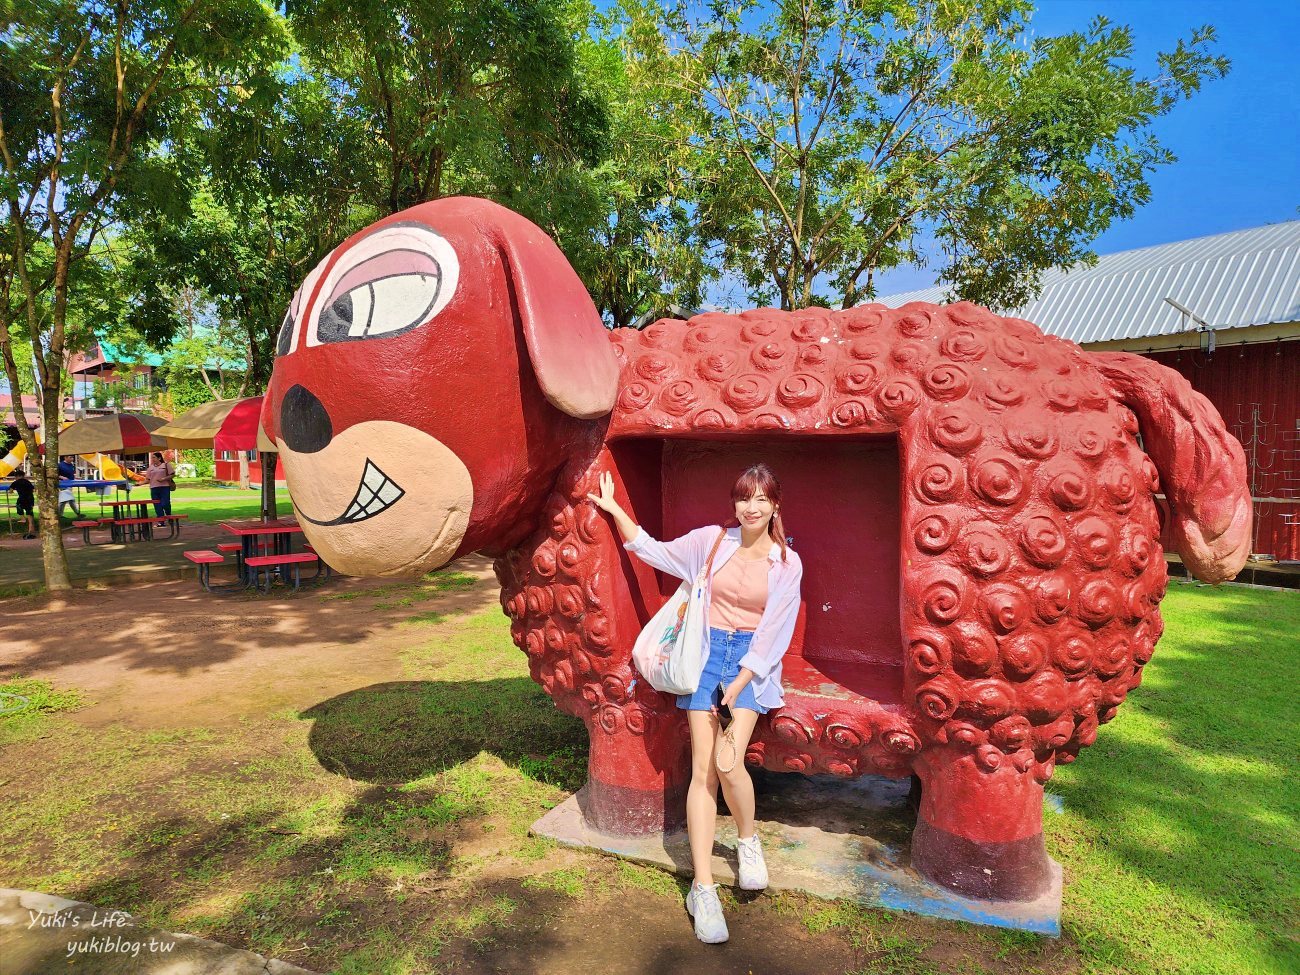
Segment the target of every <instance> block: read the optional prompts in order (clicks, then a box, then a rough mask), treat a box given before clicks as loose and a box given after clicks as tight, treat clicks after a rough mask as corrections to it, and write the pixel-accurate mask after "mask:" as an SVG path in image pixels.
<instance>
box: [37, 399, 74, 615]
mask: <svg viewBox="0 0 1300 975" xmlns="http://www.w3.org/2000/svg"><path fill="white" fill-rule="evenodd" d="M57 427H58V424H57V422H56V423H55V428H56V429H57ZM38 459H39V464H33V465H32V466H33V467H36V485H35V486H36V498H37V500H38V501H39V502H40V509H41V517H40V526H41V561H42V562H43V563H44V566H45V588H46V589H47V590H48V591H50V592H63V591H67V590H69V589H71V588H72V574H71V573H70V572H69V571H68V554H67V552H65V551H64V549H63V531H62V530H61V529H60V527H59V458H58V455H57V454H54V453H53V452H52V451H50V450H48V449H47V450H46V453H45V456H44V457H39V458H38Z"/></svg>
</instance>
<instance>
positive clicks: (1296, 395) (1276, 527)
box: [1148, 341, 1300, 559]
mask: <svg viewBox="0 0 1300 975" xmlns="http://www.w3.org/2000/svg"><path fill="white" fill-rule="evenodd" d="M1148 358H1151V359H1154V360H1156V361H1157V362H1159V363H1160V364H1161V365H1165V366H1168V367H1169V368H1170V369H1174V370H1176V371H1177V372H1179V373H1181V374H1182V375H1183V376H1184V377H1185V378H1186V379H1187V381H1188V382H1190V383H1191V384H1192V387H1193V388H1194V389H1195V390H1197V392H1199V393H1201V394H1202V395H1203V396H1205V398H1206V399H1208V400H1209V401H1210V402H1211V403H1213V404H1214V406H1215V408H1216V409H1217V410H1218V411H1219V413H1220V415H1221V416H1222V417H1223V419H1224V422H1225V423H1227V425H1228V429H1229V430H1231V431H1232V433H1233V434H1234V435H1235V436H1236V437H1237V439H1239V440H1240V441H1241V442H1242V446H1243V448H1245V451H1246V466H1247V468H1248V470H1249V473H1250V479H1251V480H1250V484H1251V494H1252V496H1254V498H1255V499H1256V500H1255V542H1254V545H1253V546H1252V549H1251V550H1252V551H1253V552H1256V553H1260V554H1266V555H1272V556H1273V557H1274V558H1277V559H1300V342H1297V341H1290V342H1269V343H1263V344H1259V345H1245V346H1242V345H1230V344H1226V343H1225V344H1224V345H1220V346H1219V347H1218V348H1217V349H1216V350H1215V352H1214V354H1213V355H1208V356H1207V355H1206V354H1205V353H1203V352H1200V351H1199V350H1197V351H1193V350H1188V349H1184V350H1182V351H1178V352H1153V353H1149V354H1148ZM1261 499H1266V500H1261ZM1165 541H1166V548H1167V547H1168V545H1167V542H1168V538H1167V536H1166V539H1165Z"/></svg>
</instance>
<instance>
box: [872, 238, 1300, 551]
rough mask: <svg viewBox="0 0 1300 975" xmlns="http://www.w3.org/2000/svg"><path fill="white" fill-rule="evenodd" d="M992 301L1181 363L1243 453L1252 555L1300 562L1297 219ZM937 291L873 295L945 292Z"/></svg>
mask: <svg viewBox="0 0 1300 975" xmlns="http://www.w3.org/2000/svg"><path fill="white" fill-rule="evenodd" d="M1042 285H1043V290H1042V293H1041V294H1040V295H1039V297H1038V299H1037V300H1035V301H1032V302H1030V303H1029V304H1027V305H1023V306H1021V307H1020V308H1014V309H997V310H998V311H1000V313H1001V314H1008V315H1014V316H1016V317H1017V318H1024V319H1026V320H1028V321H1031V322H1033V323H1034V324H1036V325H1038V326H1039V327H1040V328H1041V329H1042V330H1043V331H1044V332H1047V333H1048V334H1050V335H1058V336H1060V337H1061V338H1066V339H1070V340H1071V341H1074V342H1078V343H1079V344H1080V345H1081V346H1083V348H1085V349H1087V350H1089V351H1092V352H1102V351H1114V350H1124V351H1128V352H1136V353H1139V354H1141V355H1146V356H1150V357H1151V358H1152V359H1155V360H1157V361H1158V362H1160V363H1162V364H1163V365H1166V366H1169V367H1170V368H1171V369H1175V370H1177V371H1178V372H1180V373H1181V374H1182V375H1183V376H1185V377H1186V378H1187V380H1188V381H1189V382H1190V383H1191V384H1192V387H1193V388H1194V389H1196V390H1197V391H1199V392H1200V393H1201V394H1202V395H1204V396H1205V397H1206V398H1207V399H1208V400H1209V401H1210V402H1211V403H1213V404H1214V406H1215V408H1216V409H1218V411H1219V413H1220V415H1221V416H1222V417H1223V419H1224V421H1225V422H1226V423H1227V425H1228V428H1229V429H1230V430H1231V431H1232V432H1233V433H1234V434H1235V435H1236V436H1237V438H1238V439H1239V440H1240V441H1241V443H1242V446H1243V447H1244V448H1245V451H1246V463H1247V469H1248V471H1249V475H1250V487H1251V495H1252V497H1253V498H1254V505H1255V534H1254V543H1253V545H1252V551H1253V552H1254V553H1255V554H1256V556H1258V560H1259V561H1264V562H1269V561H1273V560H1277V561H1296V560H1300V220H1291V221H1287V222H1285V223H1276V224H1269V225H1268V226H1264V227H1255V228H1251V229H1249V230H1238V231H1234V232H1232V233H1227V234H1215V235H1214V236H1210V237H1197V238H1194V239H1192V240H1183V241H1177V242H1175V243H1172V244H1160V245H1158V246H1155V247H1142V248H1138V249H1136V250H1128V251H1120V252H1119V253H1115V254H1105V255H1102V256H1101V257H1100V258H1099V260H1098V261H1097V264H1096V265H1095V266H1093V267H1085V266H1082V265H1080V266H1077V267H1074V268H1071V269H1070V270H1068V271H1056V270H1054V271H1049V272H1048V273H1047V274H1045V275H1044V276H1043V281H1042ZM945 300H947V298H946V296H945V294H944V292H943V289H942V288H937V287H936V288H926V289H923V290H920V291H910V292H905V293H903V294H896V295H890V296H889V297H887V298H882V299H880V301H881V302H883V303H884V304H886V305H889V306H891V307H895V308H896V307H898V306H900V305H903V304H906V303H907V302H909V301H945Z"/></svg>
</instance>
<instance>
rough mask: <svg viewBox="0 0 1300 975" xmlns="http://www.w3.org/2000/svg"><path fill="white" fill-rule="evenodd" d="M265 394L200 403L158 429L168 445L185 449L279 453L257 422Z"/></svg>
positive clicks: (159, 434)
mask: <svg viewBox="0 0 1300 975" xmlns="http://www.w3.org/2000/svg"><path fill="white" fill-rule="evenodd" d="M261 412H262V397H260V396H246V397H244V398H243V399H223V400H217V401H216V402H213V403H204V404H203V405H202V406H196V407H195V408H194V409H192V410H190V411H189V412H187V413H182V414H181V415H180V416H178V417H176V419H174V420H172V421H171V422H170V423H166V424H164V425H163V426H161V427H159V428H158V429H157V430H155V431H154V434H155V435H156V436H159V437H164V438H166V440H167V446H168V447H175V448H178V449H183V450H190V449H201V448H205V447H210V448H212V449H213V450H260V451H263V452H267V453H274V452H275V444H273V443H271V441H270V440H268V439H267V437H266V434H265V433H263V432H262V428H261V425H260V424H259V423H258V422H257V418H258V415H259V414H260V413H261Z"/></svg>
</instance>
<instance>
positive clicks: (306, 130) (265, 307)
mask: <svg viewBox="0 0 1300 975" xmlns="http://www.w3.org/2000/svg"><path fill="white" fill-rule="evenodd" d="M340 101H341V97H340V96H339V95H338V94H337V93H335V92H334V91H332V90H331V89H330V88H329V87H328V86H327V85H326V84H325V83H324V82H323V81H322V79H321V78H319V77H318V76H316V75H315V74H313V73H312V69H311V66H310V64H309V63H307V62H306V61H305V60H303V59H300V60H299V64H298V67H297V68H296V69H295V70H294V71H293V72H290V71H289V69H288V68H287V67H282V68H281V69H280V76H279V78H278V79H277V87H276V95H275V97H274V98H268V99H267V100H266V101H265V102H263V103H261V104H258V105H255V106H248V105H246V106H244V107H243V109H242V110H241V111H240V112H238V113H232V114H231V115H229V116H227V117H226V118H224V119H222V120H220V121H219V122H218V123H217V124H215V125H213V126H212V127H211V128H210V129H207V130H205V131H204V132H203V133H201V134H200V137H199V138H198V139H196V143H195V148H194V152H195V154H196V155H198V156H200V157H201V158H202V160H203V172H204V175H203V176H202V177H200V178H198V179H196V180H195V181H194V183H193V188H192V191H191V192H190V194H189V195H188V196H187V198H186V199H185V200H184V202H183V205H182V206H180V207H178V208H177V212H176V213H175V214H173V215H172V216H171V217H169V218H168V219H165V220H161V221H160V220H156V219H154V220H147V221H141V222H140V223H139V224H137V225H136V226H135V227H134V228H133V231H132V239H133V246H134V248H135V253H136V255H137V256H136V258H135V266H136V269H137V273H136V275H135V281H136V288H137V290H138V294H139V300H138V308H139V316H138V317H139V321H140V322H141V324H142V328H143V330H144V332H145V334H146V335H147V336H148V337H149V338H150V340H151V341H152V342H153V344H154V345H155V346H157V347H159V348H162V347H164V346H166V344H167V343H168V342H169V341H170V340H171V338H172V336H174V335H177V334H184V333H185V331H186V329H187V325H186V323H185V322H184V321H182V320H180V319H178V317H177V309H178V306H177V304H176V303H175V301H174V298H175V296H176V295H177V294H182V293H186V292H187V291H188V290H189V289H198V291H199V292H201V294H202V297H203V298H204V299H205V300H211V302H212V303H213V304H214V306H215V312H216V314H217V315H219V316H220V317H221V319H222V320H223V321H227V322H230V323H232V324H236V325H237V326H238V327H239V328H240V329H242V333H243V338H242V341H241V345H242V349H243V352H242V355H241V357H242V358H243V359H244V360H245V361H246V363H247V370H246V377H245V378H246V380H247V383H246V390H247V394H248V395H256V394H257V393H260V392H262V390H264V389H265V388H266V384H267V382H268V381H269V379H270V376H271V366H272V364H273V361H274V359H275V338H276V334H277V332H278V331H279V329H280V324H281V322H282V321H283V319H284V315H285V311H286V309H287V308H288V307H289V302H290V300H291V299H292V297H293V293H294V291H295V289H296V288H297V287H298V285H299V284H300V283H301V281H302V279H303V277H305V276H306V274H307V272H308V271H310V270H311V268H312V267H313V266H315V264H316V263H317V262H319V261H320V260H321V259H322V258H323V257H324V256H325V255H326V254H327V253H328V252H329V251H330V249H331V248H333V247H334V246H335V245H336V244H337V243H338V242H339V241H340V240H342V239H343V238H344V237H346V236H348V235H349V234H351V233H352V232H353V231H355V230H358V229H360V228H361V227H363V226H365V225H366V224H367V223H369V222H371V221H372V220H374V219H375V218H376V217H377V216H378V215H379V213H380V212H381V211H380V210H379V209H378V208H377V207H375V206H374V205H372V204H369V203H367V202H366V201H367V199H368V198H371V197H373V196H374V195H375V193H376V192H377V179H378V166H377V163H376V157H377V155H378V153H377V149H376V145H375V143H374V140H373V139H372V138H371V137H370V136H369V135H368V133H367V131H366V128H365V126H363V125H361V124H359V123H358V122H357V121H356V119H354V118H351V117H349V116H348V115H347V114H346V113H344V112H342V111H341V109H340ZM230 340H231V341H233V337H232V338H231V339H230Z"/></svg>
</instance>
